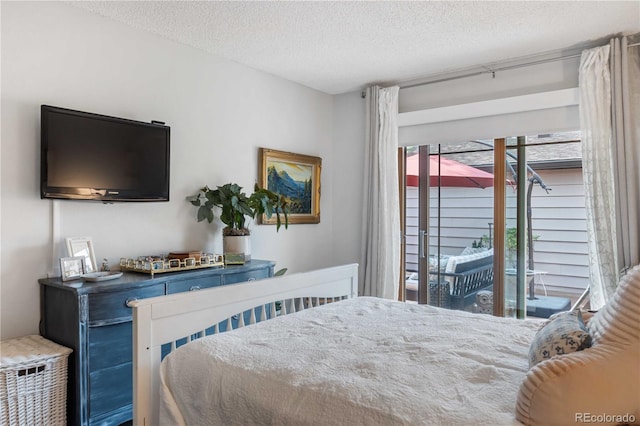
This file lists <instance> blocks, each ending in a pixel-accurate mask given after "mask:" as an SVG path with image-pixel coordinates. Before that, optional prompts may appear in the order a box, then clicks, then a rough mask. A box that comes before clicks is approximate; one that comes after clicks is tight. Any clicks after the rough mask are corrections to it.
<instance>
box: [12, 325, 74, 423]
mask: <svg viewBox="0 0 640 426" xmlns="http://www.w3.org/2000/svg"><path fill="white" fill-rule="evenodd" d="M70 353H71V349H69V348H66V347H64V346H60V345H58V344H56V343H53V342H51V341H49V340H47V339H45V338H43V337H41V336H35V335H34V336H25V337H19V338H17V339H12V340H5V341H3V342H0V424H1V425H8V426H17V425H20V426H22V425H47V426H50V425H66V423H67V359H68V357H69V354H70Z"/></svg>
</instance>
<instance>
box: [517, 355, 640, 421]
mask: <svg viewBox="0 0 640 426" xmlns="http://www.w3.org/2000/svg"><path fill="white" fill-rule="evenodd" d="M639 359H640V344H638V343H636V344H633V345H614V344H603V345H598V346H595V347H592V348H589V349H586V350H584V351H580V352H575V353H572V354H569V355H563V356H559V357H555V358H553V359H550V360H548V361H545V362H541V363H540V364H537V365H535V366H534V367H533V368H532V369H531V370H529V372H528V373H527V375H526V376H525V378H524V380H523V382H522V385H520V391H519V392H518V401H517V403H516V419H517V420H518V421H520V422H522V423H524V424H525V425H540V426H543V425H544V426H548V425H576V424H581V423H595V424H598V425H615V424H620V423H622V424H624V423H634V424H637V422H640V381H639V380H638V377H640V362H638V360H639ZM605 415H606V417H605ZM590 416H594V417H595V416H603V417H602V418H595V420H594V417H590ZM624 416H626V418H625V417H624ZM587 417H590V418H591V421H589V420H587Z"/></svg>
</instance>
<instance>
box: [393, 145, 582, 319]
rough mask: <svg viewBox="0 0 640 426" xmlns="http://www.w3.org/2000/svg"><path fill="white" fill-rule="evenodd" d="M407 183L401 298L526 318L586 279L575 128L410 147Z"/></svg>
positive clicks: (575, 292) (555, 304)
mask: <svg viewBox="0 0 640 426" xmlns="http://www.w3.org/2000/svg"><path fill="white" fill-rule="evenodd" d="M406 185H407V186H406V226H405V235H406V240H405V241H406V263H405V264H406V270H407V274H406V278H407V279H406V281H405V283H406V293H405V295H406V300H407V301H413V302H419V303H428V304H430V305H433V306H439V307H445V308H451V309H462V310H466V311H471V312H479V313H490V314H491V313H496V314H499V315H506V316H513V317H519V318H523V317H524V316H526V315H527V312H529V314H530V315H531V314H534V315H545V314H547V313H549V312H551V311H553V310H554V309H559V308H561V307H565V306H566V303H567V302H566V301H567V300H569V299H571V301H573V300H575V299H576V298H577V297H578V296H579V293H580V292H581V291H582V290H583V289H584V288H585V287H586V285H587V282H588V267H587V248H586V232H585V229H586V226H585V222H584V217H585V215H584V196H583V187H582V180H581V161H580V145H579V134H577V133H563V134H546V135H535V136H529V137H524V136H520V137H511V138H505V139H495V140H474V141H469V142H465V143H460V144H453V145H452V144H448V145H430V146H426V145H425V146H420V147H412V148H410V149H407V152H406ZM552 187H554V188H555V189H556V191H555V192H554V191H552V190H551V188H552ZM556 299H557V300H556ZM494 305H495V306H494ZM540 305H542V310H540V309H539V310H538V311H536V310H535V309H536V307H538V306H540ZM548 307H550V308H549V309H550V310H548V309H547V308H548ZM545 309H546V310H545Z"/></svg>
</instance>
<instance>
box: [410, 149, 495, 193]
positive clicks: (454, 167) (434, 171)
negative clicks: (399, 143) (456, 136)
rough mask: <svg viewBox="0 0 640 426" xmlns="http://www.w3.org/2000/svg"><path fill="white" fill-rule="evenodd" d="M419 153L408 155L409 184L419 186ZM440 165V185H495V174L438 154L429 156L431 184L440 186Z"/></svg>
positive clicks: (467, 186)
mask: <svg viewBox="0 0 640 426" xmlns="http://www.w3.org/2000/svg"><path fill="white" fill-rule="evenodd" d="M419 157H420V155H419V154H416V155H412V156H411V157H407V186H418V175H419V173H418V172H419V168H418V158H419ZM438 161H439V164H440V165H438ZM438 167H441V168H442V169H441V170H440V173H439V174H440V181H439V183H440V186H455V187H465V188H486V187H488V186H493V174H491V173H489V172H485V171H484V170H480V169H476V168H475V167H471V166H467V165H466V164H463V163H460V162H458V161H454V160H450V159H448V158H445V157H440V156H438V155H430V156H429V175H430V178H429V184H430V185H431V186H438Z"/></svg>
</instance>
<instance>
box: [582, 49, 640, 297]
mask: <svg viewBox="0 0 640 426" xmlns="http://www.w3.org/2000/svg"><path fill="white" fill-rule="evenodd" d="M622 44H623V43H622V41H621V40H620V39H614V40H612V41H611V43H610V45H607V46H602V47H597V48H594V49H589V50H585V51H584V52H583V53H582V58H581V62H580V74H579V86H580V123H581V130H582V161H583V167H582V170H583V178H584V184H585V201H586V216H587V232H588V239H589V263H590V265H589V271H590V304H591V307H592V309H599V308H600V307H602V305H604V304H605V303H606V301H607V300H608V299H609V297H610V296H611V295H612V294H613V292H614V291H615V288H616V287H617V284H618V281H619V279H620V274H621V271H623V270H624V269H625V268H627V267H629V266H632V265H633V264H634V263H638V184H639V182H638V167H639V165H640V163H639V162H638V138H637V136H638V132H637V118H636V117H637V113H638V109H637V104H638V94H637V91H636V93H635V95H634V94H632V93H625V91H628V90H629V89H630V86H631V85H634V86H637V78H638V75H636V76H635V81H629V80H633V78H629V71H630V68H629V67H628V66H627V64H625V61H628V57H627V46H626V40H625V42H624V49H623V48H622ZM616 52H617V53H616ZM636 55H637V52H636ZM617 56H618V57H619V58H616V57H617ZM625 58H626V59H625ZM636 59H637V58H636ZM616 63H618V65H617V66H616ZM636 89H637V87H636ZM627 95H630V96H629V97H627ZM634 215H635V216H634ZM625 252H628V253H629V255H628V256H626V255H625ZM634 252H635V255H634V254H633V253H634ZM634 256H635V258H634ZM625 257H626V260H625Z"/></svg>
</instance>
